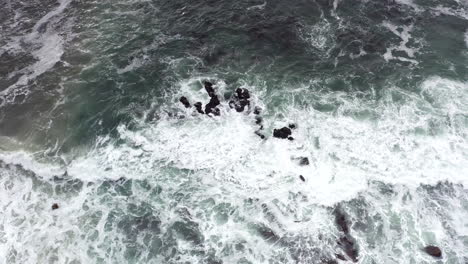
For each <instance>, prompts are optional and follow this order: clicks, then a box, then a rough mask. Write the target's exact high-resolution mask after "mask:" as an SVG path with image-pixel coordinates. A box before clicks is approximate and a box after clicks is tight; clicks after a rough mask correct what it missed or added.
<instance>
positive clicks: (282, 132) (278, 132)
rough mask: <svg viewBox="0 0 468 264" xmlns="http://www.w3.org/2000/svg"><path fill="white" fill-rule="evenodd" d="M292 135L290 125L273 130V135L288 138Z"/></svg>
mask: <svg viewBox="0 0 468 264" xmlns="http://www.w3.org/2000/svg"><path fill="white" fill-rule="evenodd" d="M290 135H291V129H290V128H288V127H283V128H280V129H274V130H273V137H276V138H283V139H284V138H288V137H289V136H290Z"/></svg>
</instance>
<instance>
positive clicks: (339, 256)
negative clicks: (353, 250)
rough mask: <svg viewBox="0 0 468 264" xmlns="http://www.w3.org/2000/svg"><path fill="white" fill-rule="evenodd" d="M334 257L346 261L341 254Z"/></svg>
mask: <svg viewBox="0 0 468 264" xmlns="http://www.w3.org/2000/svg"><path fill="white" fill-rule="evenodd" d="M335 256H336V258H337V259H340V260H346V258H345V257H344V256H343V255H341V254H335Z"/></svg>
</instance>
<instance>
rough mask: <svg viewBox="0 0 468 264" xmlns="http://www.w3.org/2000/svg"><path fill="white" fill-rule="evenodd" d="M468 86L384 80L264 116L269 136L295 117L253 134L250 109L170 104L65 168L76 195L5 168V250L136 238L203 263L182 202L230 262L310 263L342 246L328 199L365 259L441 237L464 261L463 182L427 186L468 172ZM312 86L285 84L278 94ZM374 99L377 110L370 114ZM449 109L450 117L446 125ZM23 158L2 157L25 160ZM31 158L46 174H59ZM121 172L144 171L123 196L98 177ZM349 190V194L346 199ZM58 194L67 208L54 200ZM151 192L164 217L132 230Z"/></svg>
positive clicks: (61, 249)
mask: <svg viewBox="0 0 468 264" xmlns="http://www.w3.org/2000/svg"><path fill="white" fill-rule="evenodd" d="M203 79H205V77H203V78H202V77H199V78H193V79H190V80H186V81H182V82H181V83H180V84H179V88H180V93H175V94H174V98H173V102H174V103H177V98H178V96H180V95H182V94H184V95H186V96H187V97H189V99H190V100H193V101H195V100H200V101H203V102H206V101H207V96H206V93H205V92H204V91H203V88H202V85H201V83H200V81H201V80H203ZM211 79H214V80H215V81H214V83H215V85H216V86H217V87H219V88H220V90H221V91H222V90H223V89H226V88H223V87H225V86H224V85H225V84H224V83H223V82H222V81H216V78H211ZM249 89H250V91H251V92H252V95H253V97H254V98H253V102H254V103H255V104H261V100H259V98H256V96H255V95H256V94H262V92H263V91H262V88H261V87H254V86H251V87H249ZM467 89H468V85H467V83H462V82H456V81H450V80H447V79H443V78H440V77H433V78H429V79H427V80H426V81H424V82H423V83H422V84H421V87H420V89H419V91H420V92H419V93H417V94H414V93H410V92H408V91H404V90H401V89H398V88H396V87H393V88H392V87H389V88H388V89H387V92H386V93H385V94H384V97H383V99H382V100H381V101H380V102H378V103H375V102H365V101H362V100H359V99H356V98H352V97H349V96H347V95H345V94H342V93H329V94H322V95H321V98H320V100H322V102H323V103H327V102H335V103H337V104H339V105H341V107H340V108H338V110H337V111H336V112H335V113H333V114H330V113H322V112H318V111H315V110H314V109H312V108H308V107H300V106H299V105H295V104H290V105H289V106H288V107H286V108H285V109H284V111H283V113H282V116H283V117H282V118H280V117H279V115H278V117H277V118H273V117H272V116H271V115H268V114H265V115H264V118H265V122H264V123H265V124H264V125H265V131H269V133H267V134H271V129H272V128H278V127H281V126H284V125H287V124H288V123H290V122H294V123H296V124H297V126H298V128H297V129H296V130H295V131H294V132H293V136H294V138H295V140H294V141H293V142H290V141H287V140H281V139H275V138H271V137H270V138H268V139H267V140H266V141H262V140H261V139H260V138H259V137H257V136H256V135H255V134H254V131H255V129H256V126H255V124H254V119H253V116H252V114H250V115H249V114H245V113H237V112H235V111H231V110H228V107H227V105H223V106H224V108H223V109H225V110H223V112H222V114H221V116H220V117H213V118H210V117H207V116H205V115H203V116H201V115H197V114H195V115H192V111H193V110H190V109H185V108H183V107H180V109H179V111H182V112H183V111H185V113H184V115H185V118H184V119H176V118H169V117H164V115H161V118H160V119H159V120H156V123H155V124H154V123H151V124H145V123H141V124H140V127H139V128H138V129H132V130H130V129H128V128H126V127H125V126H120V127H119V129H118V133H119V135H120V136H119V139H118V140H117V141H114V140H111V138H109V137H106V138H103V139H102V140H100V141H99V142H98V144H97V145H96V147H95V148H93V150H91V151H89V152H88V154H86V155H83V156H82V157H81V158H77V159H73V160H72V161H71V163H70V164H69V166H68V167H67V171H68V176H69V177H71V178H75V179H80V180H83V181H85V182H86V183H85V184H83V186H82V189H80V190H79V191H77V192H76V193H75V194H73V193H72V192H68V191H67V192H65V193H63V194H60V193H56V192H55V191H51V190H55V189H56V188H52V186H55V185H54V184H53V183H48V182H47V181H41V180H40V179H39V180H35V183H34V184H33V180H34V178H33V177H25V176H24V175H22V174H21V171H20V170H19V169H17V170H18V171H15V169H8V170H0V175H1V177H0V188H1V189H0V190H1V191H0V207H1V208H2V210H3V212H5V215H7V217H6V219H7V221H5V222H0V241H7V242H1V243H0V259H7V260H9V263H39V262H48V261H50V260H51V259H55V260H57V261H58V262H63V263H72V261H76V262H88V263H89V262H96V261H102V262H106V261H107V262H113V261H117V262H125V261H128V259H127V260H126V259H125V258H128V256H129V254H128V252H132V251H131V250H132V249H134V247H133V245H135V246H136V247H137V248H138V250H139V251H140V252H142V253H141V254H142V255H141V256H140V257H139V258H138V262H142V261H145V262H147V263H161V262H165V261H166V262H170V261H168V259H167V258H165V257H164V256H168V255H170V254H171V253H170V252H171V251H172V250H177V252H178V253H177V257H179V259H178V260H186V261H189V262H197V261H199V256H198V255H197V254H196V253H194V251H195V252H196V250H199V249H200V246H197V245H195V246H194V245H193V243H192V242H191V241H190V240H189V239H186V238H184V237H183V236H178V235H180V234H179V233H178V232H179V231H178V230H177V229H174V228H173V227H172V226H173V224H174V223H176V222H177V221H182V220H181V213H180V212H181V211H182V212H185V213H184V214H185V216H184V217H186V218H188V219H190V221H193V222H195V223H197V227H194V226H191V227H190V228H193V229H196V230H197V231H199V232H200V233H201V234H202V235H203V237H204V242H203V245H202V247H203V248H204V249H205V250H206V251H207V252H210V253H213V252H214V253H213V254H215V255H216V256H218V257H219V259H221V260H222V261H223V262H225V263H237V262H238V261H241V260H242V259H244V260H248V261H250V262H252V263H294V262H297V261H298V260H299V261H300V262H308V263H309V262H310V263H314V261H316V260H317V258H318V257H317V255H314V254H315V253H314V252H315V251H314V250H316V251H319V252H322V253H323V254H325V253H327V254H328V255H330V254H331V255H333V254H334V252H339V250H337V249H336V246H334V245H336V239H337V236H338V231H337V228H336V227H335V224H334V222H333V215H332V214H331V212H330V210H329V209H328V208H327V207H326V206H329V205H330V206H331V205H334V204H335V203H336V202H340V201H344V202H345V203H343V206H344V210H345V211H346V212H347V214H349V215H350V219H351V220H350V221H352V222H353V228H352V230H351V233H352V235H353V236H354V237H355V238H356V240H357V243H358V244H359V248H360V250H359V255H360V263H371V262H377V263H403V262H404V261H406V260H411V261H413V262H414V263H422V262H424V261H428V260H429V259H428V256H426V255H425V254H424V253H423V252H421V251H420V248H421V247H423V246H425V245H427V244H437V245H439V246H441V247H442V248H443V250H444V255H446V256H450V258H451V260H452V261H453V263H462V261H463V259H464V257H468V256H466V252H465V250H464V244H463V237H464V236H466V235H467V233H468V231H467V226H466V224H465V223H464V222H463V219H466V217H468V216H467V212H466V210H465V211H464V210H463V209H461V208H462V207H463V206H465V205H462V204H460V203H462V202H463V201H467V200H468V198H467V197H466V196H467V194H466V192H465V193H464V192H463V188H458V187H457V186H455V187H454V190H448V191H443V192H442V191H441V190H439V189H438V188H434V192H439V191H440V192H442V193H441V194H440V195H438V194H437V193H433V194H430V193H428V192H430V188H421V184H429V185H434V184H436V183H437V182H438V181H445V180H448V181H451V182H454V183H462V184H464V185H465V186H466V184H467V182H466V181H467V180H466V177H465V176H464V175H466V172H467V164H468V162H467V157H468V155H467V154H468V149H467V144H466V138H467V137H466V123H465V122H464V120H460V119H457V118H459V116H460V115H462V116H466V114H467V111H468V107H467V105H466V102H467V96H468V90H467ZM221 91H220V93H221ZM291 91H293V92H291ZM308 92H310V91H307V90H305V89H300V88H298V89H292V90H285V91H284V92H283V97H286V98H288V97H289V96H290V95H291V94H290V93H300V94H303V95H304V96H306V95H307V93H308ZM442 94H443V95H444V96H441V95H442ZM395 98H399V101H395ZM291 102H292V101H291ZM263 107H264V109H265V106H263ZM265 110H268V109H265ZM365 111H368V112H370V113H371V114H370V115H365V114H361V113H362V112H365ZM265 112H267V113H268V111H265ZM369 116H377V118H371V117H369ZM445 116H448V118H449V119H450V120H451V121H450V125H447V124H445V123H443V122H442V123H438V121H440V120H445ZM434 124H439V125H440V126H441V127H440V128H439V131H435V132H431V129H432V128H434ZM19 156H21V155H20V154H17V155H16V156H14V155H13V156H10V158H5V157H6V156H2V157H1V159H2V160H3V161H4V162H6V163H13V164H18V163H19V164H25V163H27V162H25V161H21V160H22V159H24V158H18V157H19ZM299 157H308V158H309V161H310V165H309V166H304V167H301V166H299V165H298V160H297V158H299ZM23 167H24V168H27V169H29V170H31V171H33V172H35V173H36V174H37V175H39V176H41V174H42V175H46V176H47V175H52V174H55V173H59V172H60V170H59V169H57V171H53V172H52V173H51V172H47V173H41V171H40V170H41V169H40V168H38V165H31V166H24V165H23ZM298 175H303V176H304V177H305V179H306V181H305V182H302V181H301V180H299V178H298ZM120 177H124V178H127V179H128V178H130V179H137V180H145V181H146V183H145V184H143V185H138V184H133V185H132V187H131V189H130V191H131V195H127V196H124V195H122V194H119V193H117V192H116V190H115V189H113V188H114V187H110V189H108V190H106V189H103V190H101V191H100V190H99V186H100V185H99V183H100V182H102V181H104V180H105V179H111V180H116V179H119V178H120ZM46 179H47V178H46ZM382 182H383V183H386V184H383V183H382ZM147 185H149V186H147ZM156 186H160V188H161V190H162V191H161V193H159V194H157V192H156V191H155V190H157V189H158V188H157V187H156ZM115 188H116V187H115ZM381 188H388V190H387V191H385V190H381ZM447 188H450V185H449V187H447ZM155 192H156V194H153V193H155ZM12 197H13V198H12ZM452 197H453V198H452ZM351 199H354V202H353V203H351V204H348V203H346V201H348V200H351ZM54 202H58V203H59V204H60V209H59V210H55V211H51V210H50V206H51V204H52V203H54ZM142 204H145V205H149V209H148V210H150V212H151V213H152V215H154V216H157V219H159V220H160V221H161V226H160V229H161V234H159V233H158V232H159V231H158V232H156V231H153V230H150V232H147V230H137V229H135V226H138V225H140V223H141V222H138V221H136V220H135V219H140V218H138V217H141V215H142V214H141V212H140V211H135V210H134V209H132V208H133V207H137V208H138V210H143V207H141V205H142ZM324 205H325V206H324ZM221 208H224V209H221ZM131 210H133V211H131ZM182 218H183V217H182ZM125 219H130V220H125ZM132 219H133V220H132ZM126 221H127V222H126ZM132 221H133V222H132ZM259 224H263V225H265V226H266V227H268V228H269V230H271V232H274V234H275V235H276V236H278V237H279V238H280V240H279V241H277V242H276V243H272V242H271V241H270V242H269V241H266V240H265V239H264V238H262V237H261V236H259V235H258V234H257V233H256V231H255V228H254V227H255V225H259ZM125 228H129V229H128V230H127V229H125ZM226 230H229V232H226ZM268 232H270V231H268ZM268 232H267V233H268ZM172 239H176V241H173V240H172ZM148 241H149V242H148ZM158 241H164V243H161V244H158V243H159V242H158ZM19 245H21V246H19ZM158 245H159V246H158ZM232 245H239V247H240V248H241V249H239V250H237V249H235V248H233V246H232ZM236 248H237V247H236ZM242 248H245V250H242ZM250 249H255V250H250ZM288 252H292V253H288ZM150 254H154V255H152V256H155V255H160V257H153V258H150V256H151V255H150ZM292 255H294V256H295V257H292ZM147 256H148V258H147ZM171 260H174V259H171ZM275 261H276V262H275Z"/></svg>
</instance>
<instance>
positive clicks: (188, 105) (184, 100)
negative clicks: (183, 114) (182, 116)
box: [179, 96, 190, 108]
mask: <svg viewBox="0 0 468 264" xmlns="http://www.w3.org/2000/svg"><path fill="white" fill-rule="evenodd" d="M179 102H181V103H182V104H183V105H184V106H185V108H189V107H190V102H189V100H188V99H187V97H185V96H182V97H180V99H179Z"/></svg>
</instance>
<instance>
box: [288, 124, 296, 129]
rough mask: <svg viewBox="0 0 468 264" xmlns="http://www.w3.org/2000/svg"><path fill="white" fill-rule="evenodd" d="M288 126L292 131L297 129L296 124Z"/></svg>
mask: <svg viewBox="0 0 468 264" xmlns="http://www.w3.org/2000/svg"><path fill="white" fill-rule="evenodd" d="M288 126H289V128H290V129H296V124H289V125H288Z"/></svg>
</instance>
